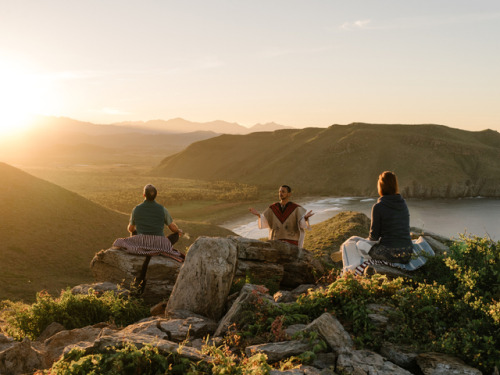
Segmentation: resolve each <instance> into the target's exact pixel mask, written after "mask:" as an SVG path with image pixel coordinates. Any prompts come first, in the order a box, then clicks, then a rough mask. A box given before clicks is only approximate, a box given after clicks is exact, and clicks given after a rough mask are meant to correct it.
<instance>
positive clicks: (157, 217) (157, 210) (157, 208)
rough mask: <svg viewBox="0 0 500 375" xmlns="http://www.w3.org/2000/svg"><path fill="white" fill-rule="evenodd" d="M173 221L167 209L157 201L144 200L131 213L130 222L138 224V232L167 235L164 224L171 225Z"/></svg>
mask: <svg viewBox="0 0 500 375" xmlns="http://www.w3.org/2000/svg"><path fill="white" fill-rule="evenodd" d="M172 221H173V220H172V217H171V216H170V214H169V213H168V211H167V209H166V208H165V207H163V206H162V205H161V204H159V203H156V201H148V200H144V202H142V203H141V204H139V205H137V206H135V207H134V209H133V210H132V214H131V215H130V224H131V225H135V226H136V229H137V233H138V234H153V235H155V236H165V234H164V233H163V228H164V225H170V224H171V223H172Z"/></svg>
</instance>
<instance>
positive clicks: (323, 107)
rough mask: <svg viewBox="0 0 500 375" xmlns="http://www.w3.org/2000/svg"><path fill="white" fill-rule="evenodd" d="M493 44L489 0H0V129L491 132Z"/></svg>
mask: <svg viewBox="0 0 500 375" xmlns="http://www.w3.org/2000/svg"><path fill="white" fill-rule="evenodd" d="M499 40H500V1H498V0H488V1H483V0H466V1H464V0H433V1H423V0H419V1H413V0H405V1H401V0H379V1H374V0H352V1H345V0H343V1H340V0H307V1H305V0H303V1H298V0H265V1H264V0H251V1H238V0H227V1H226V0H214V1H207V0H196V1H195V0H182V1H169V0H141V1H131V0H84V1H83V0H82V1H74V0H43V1H40V0H16V1H13V0H12V1H10V0H0V127H1V131H2V132H8V131H9V130H12V129H15V128H16V127H20V126H21V123H22V121H23V119H25V118H26V117H27V116H28V115H30V114H43V115H54V116H67V117H71V118H74V119H77V120H81V121H89V122H93V123H100V124H109V123H114V122H122V121H147V120H153V119H164V120H168V119H171V118H176V117H182V118H184V119H187V120H191V121H196V122H209V121H214V120H224V121H229V122H237V123H239V124H241V125H244V126H252V125H254V124H257V123H267V122H276V123H279V124H282V125H287V126H294V127H300V128H301V127H308V126H316V127H326V126H329V125H332V124H349V123H352V122H368V123H384V124H423V123H426V124H429V123H432V124H441V125H447V126H450V127H454V128H461V129H466V130H474V131H478V130H484V129H487V128H489V129H493V130H497V131H500V105H499V104H500V46H499ZM1 107H3V108H1Z"/></svg>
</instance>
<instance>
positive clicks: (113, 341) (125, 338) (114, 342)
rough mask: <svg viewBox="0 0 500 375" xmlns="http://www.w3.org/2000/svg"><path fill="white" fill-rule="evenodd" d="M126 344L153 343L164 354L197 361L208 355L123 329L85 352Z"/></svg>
mask: <svg viewBox="0 0 500 375" xmlns="http://www.w3.org/2000/svg"><path fill="white" fill-rule="evenodd" d="M126 344H133V345H134V346H135V347H137V348H139V349H140V348H142V347H143V346H145V345H152V346H154V347H156V348H157V349H158V351H159V352H160V353H162V354H164V355H168V354H170V353H175V354H179V355H181V356H182V357H185V358H188V359H190V360H192V361H195V362H197V361H201V360H204V359H206V357H205V356H204V355H203V354H201V352H200V351H199V350H197V349H195V348H192V347H188V346H185V345H179V344H177V343H175V342H172V341H169V340H165V339H161V338H159V337H156V336H151V335H148V334H146V333H141V332H133V333H130V332H123V331H121V332H115V333H112V334H109V335H102V336H100V337H99V338H98V339H97V340H95V341H94V343H93V345H92V346H89V347H87V348H85V352H86V353H87V354H89V353H95V352H96V351H97V352H99V351H103V350H105V349H106V348H108V347H110V346H114V347H117V348H120V347H123V346H124V345H126Z"/></svg>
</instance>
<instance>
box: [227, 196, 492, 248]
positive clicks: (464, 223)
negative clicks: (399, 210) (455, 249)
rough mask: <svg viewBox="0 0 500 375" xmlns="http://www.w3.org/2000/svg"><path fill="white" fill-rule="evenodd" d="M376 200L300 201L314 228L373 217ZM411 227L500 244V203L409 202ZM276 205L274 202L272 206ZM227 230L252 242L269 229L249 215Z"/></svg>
mask: <svg viewBox="0 0 500 375" xmlns="http://www.w3.org/2000/svg"><path fill="white" fill-rule="evenodd" d="M375 202H376V198H363V197H340V198H338V197H335V198H334V197H332V198H309V199H304V200H302V201H299V200H297V201H296V203H299V204H300V205H302V206H303V207H304V208H306V209H307V210H308V211H309V210H313V212H314V213H315V215H314V216H313V217H311V219H310V222H311V224H312V225H314V224H317V223H320V222H322V221H324V220H327V219H329V218H331V217H333V216H335V215H336V214H338V213H339V212H340V211H357V212H362V213H364V214H366V215H367V216H368V217H370V212H371V208H372V206H373V204H374V203H375ZM406 202H407V204H408V209H409V210H410V225H411V226H412V227H418V228H421V229H424V230H427V231H430V232H434V233H438V234H441V235H443V236H446V237H450V238H458V237H459V234H461V233H466V234H471V235H476V236H480V237H483V236H485V235H487V236H489V237H491V238H492V239H493V240H495V241H500V199H493V198H481V197H477V198H464V199H429V200H426V199H407V200H406ZM270 203H272V202H270ZM223 227H225V228H227V229H230V230H232V231H233V232H235V233H237V234H238V235H240V236H243V237H248V238H256V239H258V238H264V237H267V234H268V231H267V229H259V228H258V227H257V218H256V217H255V216H253V215H252V214H250V213H248V214H247V215H246V216H242V217H241V218H240V219H238V220H235V221H232V222H228V223H225V224H224V225H223Z"/></svg>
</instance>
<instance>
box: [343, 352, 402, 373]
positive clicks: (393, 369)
mask: <svg viewBox="0 0 500 375" xmlns="http://www.w3.org/2000/svg"><path fill="white" fill-rule="evenodd" d="M335 369H336V371H338V372H339V373H341V374H344V373H345V374H356V375H358V374H359V375H370V374H378V375H411V372H409V371H407V370H405V369H404V368H401V367H399V366H397V365H395V364H394V363H392V362H389V361H387V360H386V359H385V358H384V357H382V356H381V355H380V354H377V353H375V352H372V351H369V350H353V351H350V352H344V353H342V354H340V355H339V357H338V358H337V367H336V368H335Z"/></svg>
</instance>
